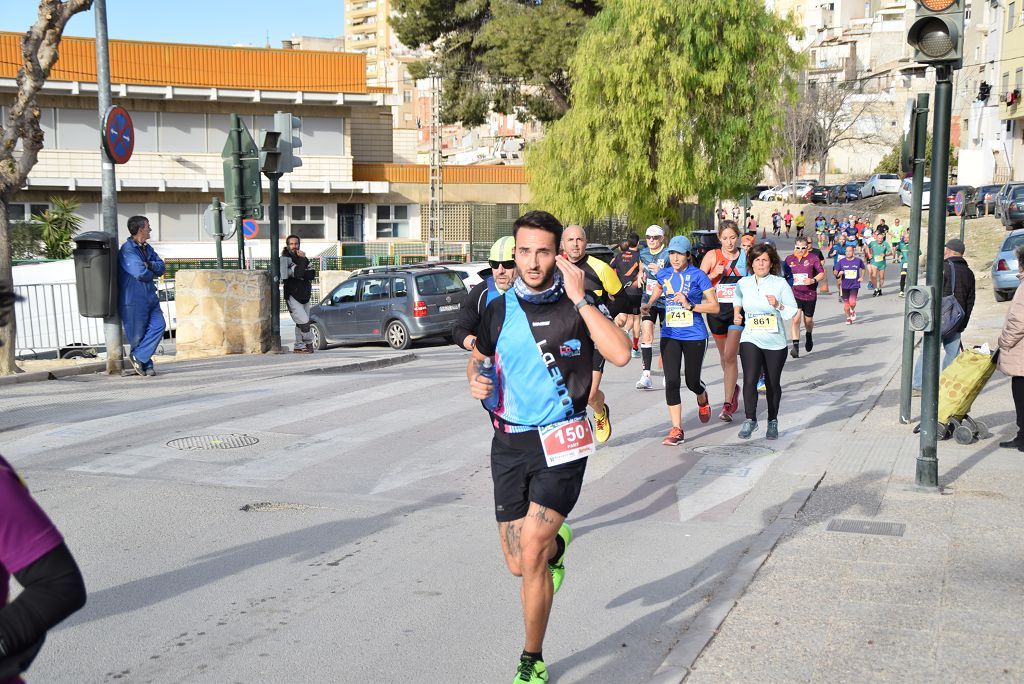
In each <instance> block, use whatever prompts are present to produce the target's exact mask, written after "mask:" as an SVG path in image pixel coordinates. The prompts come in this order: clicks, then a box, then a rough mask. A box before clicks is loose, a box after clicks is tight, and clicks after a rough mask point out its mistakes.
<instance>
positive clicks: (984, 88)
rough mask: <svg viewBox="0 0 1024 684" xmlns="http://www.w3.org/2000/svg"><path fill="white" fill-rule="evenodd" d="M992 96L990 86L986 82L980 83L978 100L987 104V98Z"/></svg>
mask: <svg viewBox="0 0 1024 684" xmlns="http://www.w3.org/2000/svg"><path fill="white" fill-rule="evenodd" d="M991 94H992V86H990V85H989V84H988V82H987V81H982V82H981V85H980V86H978V99H979V100H980V101H982V102H988V96H989V95H991Z"/></svg>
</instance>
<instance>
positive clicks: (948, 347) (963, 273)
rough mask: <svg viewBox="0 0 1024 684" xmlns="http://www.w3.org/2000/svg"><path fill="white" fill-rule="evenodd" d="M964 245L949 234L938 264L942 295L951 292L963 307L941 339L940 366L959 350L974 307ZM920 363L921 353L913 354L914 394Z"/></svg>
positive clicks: (918, 384) (917, 389)
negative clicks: (940, 270)
mask: <svg viewBox="0 0 1024 684" xmlns="http://www.w3.org/2000/svg"><path fill="white" fill-rule="evenodd" d="M965 251H966V247H965V246H964V241H963V240H960V239H959V238H953V239H951V240H947V241H946V249H945V252H944V253H943V256H944V258H945V261H944V263H943V265H942V296H943V297H947V296H949V295H953V296H954V297H955V298H956V301H957V303H958V304H959V305H960V308H961V309H963V310H964V316H963V318H962V319H960V323H959V324H958V325H957V326H956V327H955V328H954V329H953V330H952V331H950V333H949V334H948V335H947V336H946V337H945V338H944V339H943V340H942V348H943V349H944V350H945V353H944V355H943V357H942V368H943V369H944V368H946V366H948V365H949V364H951V363H953V359H955V358H956V357H957V355H958V354H959V353H960V334H961V333H963V331H964V330H966V329H967V324H968V322H970V320H971V311H973V310H974V272H973V271H972V270H971V267H970V266H968V265H967V260H966V259H964V252H965ZM923 371H924V367H923V361H922V358H921V356H920V355H919V356H918V357H917V363H915V364H914V381H913V391H914V394H920V393H921V383H922V381H923V375H924V372H923Z"/></svg>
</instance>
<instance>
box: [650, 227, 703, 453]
mask: <svg viewBox="0 0 1024 684" xmlns="http://www.w3.org/2000/svg"><path fill="white" fill-rule="evenodd" d="M668 260H669V265H668V266H666V267H665V268H663V269H661V270H660V271H658V273H657V275H656V276H655V278H656V283H655V284H654V286H653V289H652V291H651V299H650V301H648V302H647V303H646V304H644V305H642V306H641V307H640V310H641V312H642V313H645V314H646V313H647V311H649V310H650V308H651V306H652V305H653V304H654V303H655V302H658V301H659V299H660V298H661V297H662V295H663V294H664V301H665V304H664V305H665V318H664V320H663V321H662V324H661V360H662V366H663V367H664V369H665V400H666V403H667V404H668V415H669V418H670V419H671V421H672V427H671V429H670V430H669V432H668V436H667V437H665V439H664V440H663V441H662V444H664V445H666V446H675V445H677V444H682V443H683V425H682V414H683V408H682V401H681V399H680V396H679V389H680V387H681V386H682V378H681V377H680V375H681V374H685V376H686V386H687V387H688V388H689V389H690V391H691V392H693V393H694V394H695V395H697V415H698V417H699V418H700V422H702V423H706V422H708V421H709V420H711V404H710V403H709V401H708V390H707V387H705V386H704V383H703V382H701V379H700V371H701V366H703V365H704V354H705V353H706V352H707V350H708V328H707V326H706V325H705V324H704V317H703V316H701V314H702V313H707V314H711V313H717V312H718V300H717V299H716V298H715V287H714V285H712V284H711V279H710V278H708V276H707V274H706V273H704V271H702V270H700V269H699V268H697V267H696V266H694V265H692V264H691V263H690V240H689V238H687V237H684V236H682V235H676V236H675V237H674V238H672V240H671V242H669V243H668ZM684 369H685V370H684Z"/></svg>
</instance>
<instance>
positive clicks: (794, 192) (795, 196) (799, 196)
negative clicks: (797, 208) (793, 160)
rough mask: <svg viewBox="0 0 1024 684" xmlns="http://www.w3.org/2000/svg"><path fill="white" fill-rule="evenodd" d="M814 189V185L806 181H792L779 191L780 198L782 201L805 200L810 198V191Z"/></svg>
mask: <svg viewBox="0 0 1024 684" xmlns="http://www.w3.org/2000/svg"><path fill="white" fill-rule="evenodd" d="M813 191H814V186H813V185H810V184H808V183H794V184H793V185H790V186H788V187H787V188H786V189H784V190H783V191H782V193H781V195H782V196H781V197H779V199H781V200H782V201H783V202H807V201H810V199H811V193H812V192H813Z"/></svg>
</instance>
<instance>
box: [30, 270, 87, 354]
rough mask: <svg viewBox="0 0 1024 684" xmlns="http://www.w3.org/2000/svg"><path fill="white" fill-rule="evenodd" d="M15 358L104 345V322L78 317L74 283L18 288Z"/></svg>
mask: <svg viewBox="0 0 1024 684" xmlns="http://www.w3.org/2000/svg"><path fill="white" fill-rule="evenodd" d="M14 292H15V294H18V295H21V297H22V299H21V301H19V302H16V303H15V305H14V317H15V321H17V332H16V333H15V336H14V354H15V356H41V355H49V354H51V353H53V352H58V355H60V352H61V350H67V349H68V348H69V347H75V346H87V347H91V346H95V345H99V346H101V347H102V346H103V345H104V333H103V319H102V318H85V317H84V316H80V315H79V314H78V294H77V292H76V291H75V284H74V283H47V284H45V285H15V286H14Z"/></svg>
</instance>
